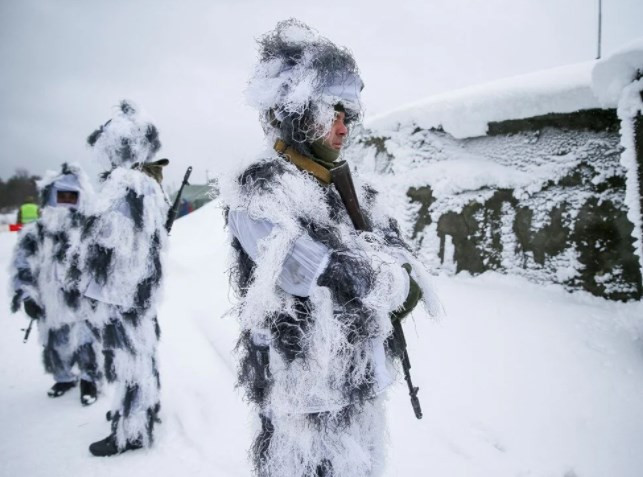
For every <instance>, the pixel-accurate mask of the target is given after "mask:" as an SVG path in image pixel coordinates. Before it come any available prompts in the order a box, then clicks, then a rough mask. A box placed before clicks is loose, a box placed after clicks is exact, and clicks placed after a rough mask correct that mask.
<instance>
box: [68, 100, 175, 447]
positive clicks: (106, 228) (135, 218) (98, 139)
mask: <svg viewBox="0 0 643 477" xmlns="http://www.w3.org/2000/svg"><path fill="white" fill-rule="evenodd" d="M88 143H89V144H90V146H92V147H93V149H94V152H95V153H96V155H97V156H98V158H100V159H106V160H108V161H109V163H110V165H111V169H110V170H109V171H108V172H106V173H105V174H103V175H102V187H101V189H100V192H99V194H98V195H99V197H98V199H97V201H96V204H95V207H94V208H93V210H92V212H91V214H90V215H89V217H88V218H87V220H86V222H85V227H84V229H83V249H82V251H81V254H80V257H79V262H80V264H81V267H82V269H83V270H84V271H86V272H87V273H88V275H89V276H90V277H91V278H90V280H89V286H88V287H87V289H86V291H85V292H84V294H85V296H86V297H87V298H90V299H91V300H92V303H93V310H92V313H91V314H90V315H89V316H90V318H89V319H90V321H91V322H92V324H93V325H94V326H95V327H97V328H98V329H99V330H100V333H101V337H102V342H103V354H104V360H105V376H106V378H107V380H108V381H109V382H113V383H115V386H116V392H115V396H114V399H115V400H114V404H113V407H112V410H111V412H110V413H109V415H110V417H111V425H112V433H111V434H110V436H108V437H107V438H106V439H104V440H102V441H98V442H96V443H94V444H92V446H90V451H91V452H92V453H93V454H95V455H112V454H116V453H118V452H123V451H125V450H127V449H132V448H138V447H147V446H149V445H151V444H152V440H153V430H154V424H155V423H156V422H157V420H158V416H157V414H158V412H159V410H160V401H159V391H160V381H159V372H158V368H157V360H156V348H157V344H158V339H159V336H160V330H159V326H158V322H157V305H158V301H159V294H160V285H161V278H162V260H161V259H162V255H163V252H164V250H165V245H166V242H167V233H166V231H165V228H164V225H165V220H166V217H167V211H168V208H169V206H168V201H167V198H166V196H165V193H164V192H163V190H162V188H161V185H160V179H161V178H162V173H161V171H162V169H161V167H162V166H164V165H166V164H167V162H168V161H167V160H166V159H164V160H160V161H156V162H152V159H153V156H154V154H155V153H156V152H157V151H158V150H159V148H160V147H161V144H160V141H159V138H158V132H157V129H156V127H155V126H154V125H153V124H152V123H151V122H149V121H148V120H146V119H145V118H144V117H143V116H142V115H141V113H139V112H137V111H136V109H135V108H134V106H132V105H131V104H130V103H128V102H126V101H123V102H122V103H121V104H120V106H119V110H118V112H117V114H116V115H115V116H114V117H113V118H112V119H111V120H109V121H108V122H107V123H106V124H105V125H103V126H102V127H100V128H99V129H98V130H96V131H94V132H93V133H92V134H91V135H90V136H89V138H88Z"/></svg>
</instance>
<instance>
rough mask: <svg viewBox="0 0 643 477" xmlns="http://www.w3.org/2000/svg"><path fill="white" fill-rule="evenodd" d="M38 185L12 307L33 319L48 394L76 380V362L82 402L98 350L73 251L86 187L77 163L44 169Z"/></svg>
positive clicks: (17, 262) (93, 384) (91, 384)
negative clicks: (37, 205)
mask: <svg viewBox="0 0 643 477" xmlns="http://www.w3.org/2000/svg"><path fill="white" fill-rule="evenodd" d="M38 186H39V188H40V196H41V210H42V215H41V217H40V218H39V219H38V220H37V221H36V222H33V223H30V224H27V225H26V226H25V227H24V228H23V230H22V231H21V233H20V236H19V239H18V243H17V245H16V249H15V251H14V258H13V280H12V283H13V292H14V295H13V300H12V310H13V311H14V312H15V311H17V310H18V309H19V308H20V305H21V304H22V305H23V307H24V310H25V312H26V313H27V315H29V316H30V317H31V318H32V319H34V320H37V322H38V332H39V335H40V341H41V343H42V345H43V363H44V366H45V371H47V372H48V373H50V374H52V375H53V377H54V380H55V384H54V385H53V386H52V388H51V389H50V390H49V392H48V395H49V396H50V397H54V398H55V397H59V396H62V395H63V394H65V393H66V392H67V391H69V390H70V389H71V388H73V387H75V386H76V385H77V383H78V377H77V376H76V375H75V374H74V373H73V371H72V367H73V366H74V365H77V366H78V370H79V372H80V399H81V402H82V404H84V405H88V404H92V403H93V402H94V401H96V396H97V387H98V383H99V381H100V378H101V368H102V365H101V364H100V363H101V359H100V357H101V353H100V345H99V341H98V339H97V330H96V329H95V328H93V327H92V326H91V325H90V324H89V323H88V322H87V321H86V320H84V319H83V316H84V314H83V313H82V307H83V306H85V305H86V303H83V301H84V300H83V299H82V297H81V293H80V288H81V287H82V284H81V279H80V272H79V269H78V262H77V261H76V259H75V258H74V257H75V251H76V250H78V248H79V244H80V235H81V224H82V221H83V220H82V219H83V212H84V210H86V208H87V206H88V203H89V202H90V198H91V196H92V189H91V185H90V183H89V181H88V180H87V177H86V175H85V173H84V172H83V171H82V170H81V169H80V167H79V166H77V165H69V164H63V165H62V169H61V171H60V172H51V171H50V172H48V173H47V175H46V176H45V178H44V179H43V180H42V181H39V183H38Z"/></svg>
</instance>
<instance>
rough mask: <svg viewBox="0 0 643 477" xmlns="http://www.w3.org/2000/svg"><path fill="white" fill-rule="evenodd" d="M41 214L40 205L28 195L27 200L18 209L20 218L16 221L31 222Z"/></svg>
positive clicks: (21, 222) (19, 222)
mask: <svg viewBox="0 0 643 477" xmlns="http://www.w3.org/2000/svg"><path fill="white" fill-rule="evenodd" d="M39 216H40V209H39V208H38V205H37V204H35V203H34V199H33V197H31V196H29V197H27V200H26V202H25V203H24V204H22V205H21V206H20V208H19V209H18V218H17V220H16V223H18V224H22V225H24V224H29V223H31V222H35V221H36V220H38V217H39Z"/></svg>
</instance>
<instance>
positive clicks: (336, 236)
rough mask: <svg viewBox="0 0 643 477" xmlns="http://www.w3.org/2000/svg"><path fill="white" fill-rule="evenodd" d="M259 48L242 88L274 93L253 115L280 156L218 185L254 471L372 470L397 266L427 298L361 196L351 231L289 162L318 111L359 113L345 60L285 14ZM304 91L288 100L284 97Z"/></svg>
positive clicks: (304, 145)
mask: <svg viewBox="0 0 643 477" xmlns="http://www.w3.org/2000/svg"><path fill="white" fill-rule="evenodd" d="M261 46H262V50H261V53H260V54H261V58H262V60H261V61H262V62H261V63H260V65H259V67H257V70H256V72H255V76H254V77H253V79H252V80H251V84H250V88H249V91H251V92H252V94H255V93H256V92H257V91H261V90H262V88H261V85H262V84H265V83H269V84H268V85H267V86H266V88H268V86H271V87H273V91H274V92H275V96H274V97H273V98H272V99H270V98H263V100H264V102H263V103H261V105H260V107H259V109H260V110H261V111H262V117H263V118H269V121H268V122H267V123H264V126H265V127H266V128H267V132H269V138H274V137H279V138H281V139H282V140H283V141H284V142H285V143H287V145H288V146H290V148H291V149H287V151H289V152H287V153H286V154H283V155H281V154H277V153H275V152H272V153H266V156H264V159H262V160H259V161H256V162H255V163H253V164H252V165H251V166H250V167H248V168H247V169H245V171H244V172H243V173H241V174H240V175H239V176H238V177H236V178H235V179H234V180H230V181H227V182H226V181H222V182H221V184H220V186H221V190H220V192H221V198H222V200H223V203H224V205H225V207H226V212H227V215H226V217H227V223H228V227H229V230H230V232H231V235H232V248H233V251H234V257H233V266H232V269H231V272H232V273H231V279H232V282H233V285H234V286H235V288H236V291H237V293H238V294H239V296H240V302H239V304H238V306H237V307H236V308H235V310H234V313H235V314H236V315H237V317H238V319H239V321H240V324H241V330H242V332H241V337H240V339H239V342H238V344H237V352H238V353H239V355H240V366H239V385H240V386H242V387H243V388H244V390H245V393H246V397H247V399H248V400H249V401H250V402H252V403H254V404H255V405H256V406H257V408H258V410H259V415H260V419H261V430H260V431H259V433H258V435H257V438H256V440H255V443H254V446H253V448H252V455H253V459H254V466H255V472H256V474H257V475H259V476H261V477H278V476H286V475H287V476H290V477H310V476H325V477H329V476H333V477H366V476H374V475H378V474H379V472H380V471H381V468H382V464H383V459H384V447H383V443H384V441H385V437H386V436H385V434H386V431H385V427H386V426H385V422H384V417H383V409H382V402H381V396H382V393H383V391H384V390H385V389H386V388H387V387H388V386H389V385H390V384H391V383H392V381H393V375H394V361H393V359H394V358H395V356H396V352H399V350H397V349H396V347H395V346H394V343H393V341H392V340H391V339H390V338H391V335H392V332H393V330H392V325H391V318H390V314H391V313H392V312H394V311H396V310H399V309H401V308H403V307H404V306H405V303H406V301H407V298H408V296H409V290H410V282H411V281H412V280H411V278H410V277H409V275H408V273H407V271H406V270H405V269H404V268H403V267H402V264H404V263H409V264H410V265H411V266H412V267H413V270H414V272H413V277H414V279H415V280H417V281H418V282H420V284H421V285H422V288H423V289H424V296H425V301H426V302H427V303H430V304H431V305H432V306H433V305H434V302H433V301H432V298H433V295H432V293H431V290H430V287H429V285H428V280H427V276H426V273H425V272H424V269H423V267H422V265H421V264H420V263H418V262H417V260H416V259H415V258H414V256H413V255H412V254H411V253H410V252H409V250H408V248H407V247H406V245H405V244H404V242H403V241H402V239H401V238H400V234H399V232H398V229H397V225H396V223H395V221H394V220H392V219H391V218H390V217H389V216H388V215H387V214H386V213H385V212H384V211H383V210H384V208H383V207H382V204H380V203H379V201H378V194H377V192H376V191H375V190H374V189H372V188H371V187H368V186H358V195H359V200H360V204H361V205H362V208H363V212H364V213H365V215H366V218H367V220H368V221H369V224H370V225H371V226H372V228H373V232H369V233H357V232H356V231H355V229H354V227H353V225H352V222H351V220H350V218H349V216H348V214H347V212H346V209H345V207H344V204H343V203H342V201H341V199H340V197H339V195H338V193H337V191H336V190H335V188H334V186H333V185H332V184H325V183H323V182H321V181H320V180H318V179H317V178H316V177H315V176H313V175H312V174H310V173H309V172H307V171H306V170H302V169H300V168H298V167H296V166H295V165H294V164H293V162H294V161H293V162H291V161H292V160H293V157H295V156H298V157H299V158H300V159H302V158H303V159H302V160H303V161H304V162H305V161H306V160H309V159H308V158H310V159H315V157H314V155H313V154H312V149H311V148H310V146H311V144H312V143H313V142H315V141H316V140H318V139H319V137H318V136H317V135H318V134H319V132H320V131H321V132H322V133H323V131H327V129H328V127H329V125H328V124H326V121H327V120H328V118H327V117H326V114H325V111H326V112H327V109H328V108H330V111H331V112H334V111H335V110H337V104H338V103H339V104H340V106H341V107H342V111H346V113H347V117H348V114H349V111H350V112H351V113H350V114H352V115H353V116H355V117H356V116H358V115H359V110H351V108H354V107H358V105H359V101H358V100H359V88H357V90H356V88H355V87H356V85H361V81H360V80H359V77H356V69H355V66H354V62H353V61H352V58H351V57H350V55H349V54H348V53H347V52H346V51H345V50H340V49H338V48H337V47H335V46H334V45H333V44H332V43H330V42H329V41H328V40H326V39H324V38H321V37H319V36H318V35H317V34H316V33H314V32H313V31H312V30H310V29H309V28H307V27H306V26H304V25H302V24H300V23H298V22H296V21H294V20H290V21H287V22H282V23H280V24H279V25H278V26H277V29H276V30H275V32H273V33H272V34H269V35H266V36H265V37H264V38H263V40H262V42H261ZM304 61H305V62H306V63H305V65H303V66H302V63H301V62H304ZM291 62H294V63H295V64H294V65H293V64H290V63H291ZM346 65H348V66H349V67H347V66H346ZM300 66H301V68H300ZM297 68H299V69H300V70H301V72H300V73H298V76H293V71H294V70H296V69H297ZM311 68H312V71H309V70H310V69H311ZM315 68H317V69H315ZM270 75H272V76H270ZM301 78H304V79H303V80H302V79H301ZM344 80H346V83H343V81H344ZM300 81H305V82H306V84H305V85H304V86H301V85H300V84H299V82H300ZM277 82H279V83H280V84H281V87H280V88H277V87H275V84H276V83H277ZM329 85H330V86H329ZM304 87H306V88H308V90H307V93H306V94H307V95H299V96H298V97H297V98H298V101H300V102H301V103H300V104H293V102H292V101H290V102H288V101H286V100H284V97H288V94H290V93H292V91H294V90H298V89H299V90H300V91H302V88H304ZM329 88H330V91H329ZM292 94H293V95H294V93H292ZM342 94H345V97H344V96H342ZM251 100H252V98H251ZM354 100H356V101H354ZM255 104H257V103H255ZM356 105H357V106H356ZM333 114H334V113H333ZM275 118H280V119H279V120H276V119H275ZM332 119H333V116H331V117H330V120H331V122H332ZM302 121H303V122H304V123H307V124H308V125H307V126H306V127H305V128H304V129H305V130H301V129H300V127H299V126H298V125H300V124H302ZM285 122H286V123H289V124H290V125H286V126H285V125H284V123H285ZM291 126H292V127H291ZM270 128H272V130H271V129H270ZM293 128H294V129H293ZM293 130H294V131H295V133H294V134H290V132H289V131H293ZM309 132H315V133H314V134H312V135H309V134H308V133H309ZM302 151H303V152H302ZM304 152H305V153H306V154H304ZM413 281H414V280H413ZM414 283H415V281H414ZM432 311H433V310H432Z"/></svg>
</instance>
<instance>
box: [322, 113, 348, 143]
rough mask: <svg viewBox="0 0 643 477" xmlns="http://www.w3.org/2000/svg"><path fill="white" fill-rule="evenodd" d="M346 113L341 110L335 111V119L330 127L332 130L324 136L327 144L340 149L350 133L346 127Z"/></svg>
mask: <svg viewBox="0 0 643 477" xmlns="http://www.w3.org/2000/svg"><path fill="white" fill-rule="evenodd" d="M345 120H346V114H345V113H343V112H341V111H336V112H335V121H333V125H332V126H331V128H330V131H329V132H328V134H327V135H326V137H325V138H324V144H326V146H328V147H330V148H332V149H335V150H336V151H339V150H340V149H341V148H342V146H343V145H344V139H346V136H347V135H348V128H347V127H346V123H345Z"/></svg>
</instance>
